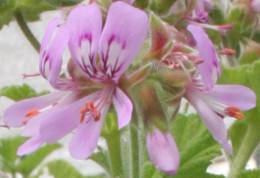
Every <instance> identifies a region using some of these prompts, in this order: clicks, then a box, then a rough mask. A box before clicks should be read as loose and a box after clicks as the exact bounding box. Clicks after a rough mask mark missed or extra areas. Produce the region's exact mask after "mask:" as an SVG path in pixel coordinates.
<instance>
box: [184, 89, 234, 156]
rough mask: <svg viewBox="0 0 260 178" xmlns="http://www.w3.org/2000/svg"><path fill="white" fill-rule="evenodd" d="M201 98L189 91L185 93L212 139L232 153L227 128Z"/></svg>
mask: <svg viewBox="0 0 260 178" xmlns="http://www.w3.org/2000/svg"><path fill="white" fill-rule="evenodd" d="M201 98H202V97H201V96H200V95H199V94H196V93H193V94H191V93H189V94H188V95H187V99H188V100H189V102H190V103H191V104H192V105H193V107H194V108H195V109H196V110H197V112H198V113H199V115H200V117H201V119H202V121H203V122H204V124H205V125H206V127H207V128H208V130H209V131H210V132H211V134H212V136H213V137H214V139H215V140H216V141H218V142H219V144H221V145H222V147H223V148H224V149H225V150H226V151H227V152H228V153H229V154H232V146H231V145H230V143H229V141H228V136H227V129H226V127H225V124H224V121H223V119H222V118H221V117H220V116H219V115H217V114H216V113H215V112H214V111H213V110H211V109H210V107H209V106H208V105H207V104H206V103H205V102H204V101H203V100H202V99H201Z"/></svg>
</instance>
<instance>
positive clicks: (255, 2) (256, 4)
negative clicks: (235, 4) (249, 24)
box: [250, 0, 260, 12]
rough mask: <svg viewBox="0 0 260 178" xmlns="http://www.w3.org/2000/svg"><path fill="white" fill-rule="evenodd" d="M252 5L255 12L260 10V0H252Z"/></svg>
mask: <svg viewBox="0 0 260 178" xmlns="http://www.w3.org/2000/svg"><path fill="white" fill-rule="evenodd" d="M250 7H251V8H252V9H253V11H254V12H260V0H250Z"/></svg>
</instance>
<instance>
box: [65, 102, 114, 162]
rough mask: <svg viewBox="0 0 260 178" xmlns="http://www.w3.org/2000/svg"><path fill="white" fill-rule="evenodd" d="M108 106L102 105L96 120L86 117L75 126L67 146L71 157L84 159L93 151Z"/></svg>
mask: <svg viewBox="0 0 260 178" xmlns="http://www.w3.org/2000/svg"><path fill="white" fill-rule="evenodd" d="M109 106H110V105H104V106H103V107H102V108H101V111H100V114H101V117H100V119H99V120H98V121H95V120H94V119H93V118H91V117H88V118H86V119H88V120H87V122H85V123H83V124H81V125H80V126H79V127H78V128H77V130H76V132H75V134H74V136H73V138H72V140H71V142H70V146H69V149H70V153H71V155H72V157H74V158H76V159H86V158H88V157H89V156H90V155H91V154H92V153H93V152H94V150H95V148H96V146H97V142H98V139H99V136H100V133H101V129H102V126H103V122H104V119H105V116H106V113H107V110H108V108H109Z"/></svg>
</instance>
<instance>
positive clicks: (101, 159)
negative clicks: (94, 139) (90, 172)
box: [90, 148, 110, 172]
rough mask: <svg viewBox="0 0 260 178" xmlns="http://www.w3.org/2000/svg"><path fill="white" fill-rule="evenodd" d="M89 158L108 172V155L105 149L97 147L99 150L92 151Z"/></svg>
mask: <svg viewBox="0 0 260 178" xmlns="http://www.w3.org/2000/svg"><path fill="white" fill-rule="evenodd" d="M90 159H92V160H93V161H95V162H96V163H97V164H99V165H100V166H101V167H102V168H103V169H104V170H106V171H107V172H110V165H109V157H108V153H107V151H105V150H103V149H101V148H99V151H98V152H96V153H93V154H92V155H91V157H90Z"/></svg>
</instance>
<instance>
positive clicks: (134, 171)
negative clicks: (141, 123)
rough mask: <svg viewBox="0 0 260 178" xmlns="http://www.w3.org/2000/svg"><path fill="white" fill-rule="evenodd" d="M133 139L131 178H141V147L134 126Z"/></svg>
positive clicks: (131, 136) (132, 130)
mask: <svg viewBox="0 0 260 178" xmlns="http://www.w3.org/2000/svg"><path fill="white" fill-rule="evenodd" d="M130 138H131V162H132V164H131V169H130V170H131V178H139V164H138V163H139V154H138V153H139V152H138V150H139V145H138V133H137V129H136V128H135V127H133V126H131V127H130Z"/></svg>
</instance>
